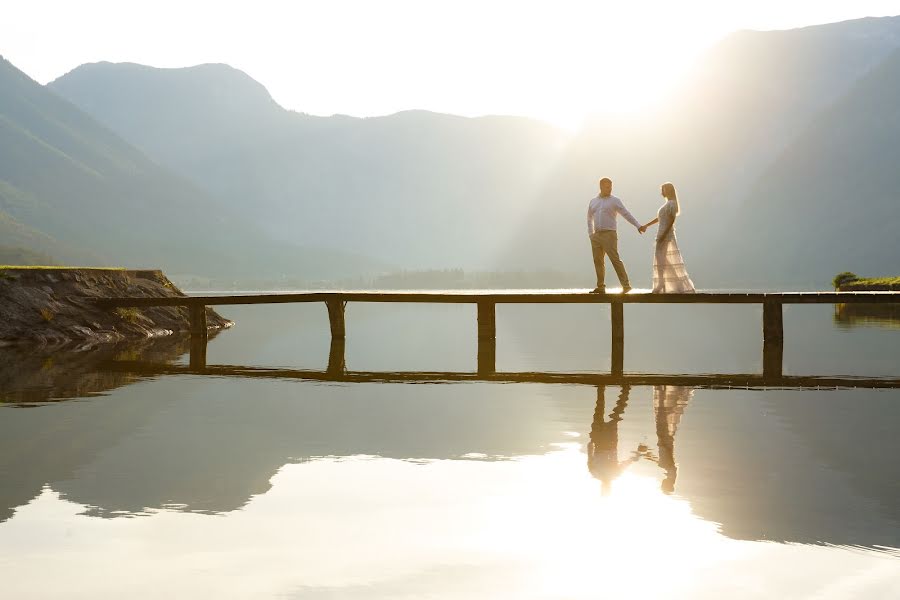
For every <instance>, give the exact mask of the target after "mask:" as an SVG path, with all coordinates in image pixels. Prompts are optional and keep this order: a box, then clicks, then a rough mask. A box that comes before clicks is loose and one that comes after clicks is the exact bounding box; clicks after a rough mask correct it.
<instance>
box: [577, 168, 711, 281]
mask: <svg viewBox="0 0 900 600" xmlns="http://www.w3.org/2000/svg"><path fill="white" fill-rule="evenodd" d="M660 193H661V194H662V196H663V198H665V199H666V201H665V203H664V204H663V205H662V206H661V207H660V208H659V211H658V212H657V213H656V218H655V219H653V220H652V221H650V222H649V223H646V224H645V225H641V224H640V223H638V221H637V219H635V218H634V217H633V216H632V215H631V213H630V212H628V209H627V208H625V205H624V204H623V203H622V201H621V200H619V199H618V198H616V197H615V196H613V195H612V180H611V179H609V178H608V177H604V178H603V179H601V180H600V193H599V194H598V195H597V196H596V197H594V198H592V199H591V202H590V204H589V205H588V213H587V225H588V235H589V236H590V239H591V251H592V253H593V255H594V270H596V272H597V287H596V288H595V289H594V290H593V291H591V293H592V294H604V293H606V285H605V277H606V262H605V257H606V256H609V262H611V263H612V266H613V268H614V269H615V270H616V275H618V276H619V282H620V283H621V284H622V293H623V294H627V293H628V292H629V291H631V284H630V283H629V282H628V273H627V272H626V271H625V265H624V264H622V259H620V258H619V248H618V238H617V236H616V217H617V216H618V215H622V216H623V217H624V218H625V220H626V221H628V222H629V223H631V224H632V225H634V226H635V227H637V229H638V231H639V232H640V233H644V232H645V231H647V229H648V228H649V227H651V226H653V225H656V224H657V223H659V229H658V230H657V233H656V250H655V251H654V253H653V293H655V294H663V293H681V294H685V293H693V292H694V291H695V289H694V283H693V282H692V281H691V278H690V277H688V274H687V270H686V269H685V268H684V260H683V259H682V258H681V252H680V251H679V250H678V242H677V241H676V240H675V218H676V217H677V216H678V215H679V214H680V212H681V211H680V209H679V206H678V195H677V194H676V192H675V186H674V185H672V184H671V183H664V184H662V186H661V187H660Z"/></svg>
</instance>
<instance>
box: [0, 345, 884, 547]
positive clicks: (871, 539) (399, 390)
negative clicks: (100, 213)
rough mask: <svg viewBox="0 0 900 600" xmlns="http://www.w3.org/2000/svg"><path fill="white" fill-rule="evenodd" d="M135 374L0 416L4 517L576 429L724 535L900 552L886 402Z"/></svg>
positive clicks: (228, 487)
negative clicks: (53, 499) (640, 459)
mask: <svg viewBox="0 0 900 600" xmlns="http://www.w3.org/2000/svg"><path fill="white" fill-rule="evenodd" d="M35 364H38V365H40V364H42V363H41V361H39V360H37V359H36V362H35ZM25 376H26V374H25V373H23V377H25ZM70 377H71V379H65V381H70V380H71V381H89V380H90V377H91V376H90V375H89V373H87V372H85V373H82V375H81V376H78V375H77V373H73V374H71V376H70ZM61 380H62V379H61ZM98 381H99V380H98ZM133 381H135V383H134V384H133V385H129V386H127V387H123V388H121V389H118V390H117V391H116V392H115V394H111V395H109V396H106V397H98V398H93V399H91V400H90V401H87V402H68V403H59V404H56V405H54V406H49V407H44V408H39V409H36V410H15V409H7V412H4V415H3V416H4V418H3V419H0V477H2V479H3V481H4V486H3V488H2V492H0V506H2V507H3V512H2V513H0V518H8V517H9V516H10V515H11V512H12V510H13V509H14V508H15V507H16V506H20V505H22V504H25V503H27V502H28V501H30V500H31V499H32V498H34V497H35V496H36V495H37V494H38V493H39V492H40V490H41V489H42V487H43V486H44V485H49V486H50V487H51V488H52V489H54V490H56V491H59V492H60V493H61V494H62V495H63V496H64V497H65V498H68V499H70V500H72V501H74V502H78V503H81V504H85V505H88V506H91V507H93V508H92V509H91V511H90V512H91V514H95V515H100V516H115V515H117V514H123V513H131V514H134V513H139V512H142V511H144V510H145V509H147V508H151V509H152V508H159V507H164V506H177V507H179V508H180V509H182V510H189V511H197V512H208V513H219V512H227V511H232V510H236V509H239V508H240V507H242V506H243V505H244V504H246V502H247V501H248V500H249V499H250V498H251V497H253V496H255V495H258V494H263V493H265V492H266V491H267V490H268V489H269V487H270V483H269V480H270V479H271V477H272V476H273V475H274V474H275V473H276V472H277V471H278V470H279V469H280V468H281V467H282V466H283V465H284V464H286V463H290V462H296V461H304V460H309V459H310V458H315V457H320V456H349V455H359V454H368V455H379V456H384V457H389V458H399V459H414V460H420V459H448V458H451V459H456V458H462V457H466V456H467V455H476V454H477V455H478V456H480V457H483V458H487V459H498V458H503V457H515V456H520V455H525V454H536V453H543V452H546V451H549V450H551V449H552V448H553V444H554V443H557V442H564V441H566V440H567V438H566V436H565V435H564V434H563V432H565V431H576V432H579V433H581V434H582V435H583V438H582V439H583V440H585V441H586V442H587V441H590V442H591V443H592V444H594V445H595V446H597V447H596V448H595V450H597V451H602V452H604V453H605V454H600V455H597V456H599V457H600V458H601V459H602V458H603V457H604V456H606V457H609V458H610V460H615V461H616V464H619V460H620V458H619V457H620V456H622V457H624V458H625V459H626V460H627V459H628V458H629V456H631V457H633V456H634V454H633V453H632V454H628V453H629V452H631V451H632V450H635V449H638V450H639V449H640V446H641V444H643V443H646V444H647V445H649V446H653V445H654V442H656V444H655V448H653V449H652V451H650V450H646V451H645V453H644V456H645V457H647V458H651V459H653V458H655V459H656V460H657V461H658V463H659V466H660V467H662V469H663V471H664V475H663V476H662V477H661V478H662V479H663V487H664V489H665V488H666V481H668V482H669V485H670V487H671V486H674V487H675V491H676V493H678V494H679V495H681V496H683V497H685V498H687V499H688V500H689V501H690V502H691V505H692V506H693V509H694V511H695V512H696V513H697V514H698V515H699V516H700V517H702V518H704V519H708V520H712V521H716V522H719V523H721V524H722V529H723V532H724V533H725V534H726V535H728V536H730V537H734V538H739V539H769V540H777V541H792V542H804V543H806V542H828V543H834V544H857V545H863V546H874V545H885V546H898V545H900V514H898V511H897V508H896V506H895V501H896V498H897V497H900V485H898V483H897V477H896V469H895V468H893V469H892V464H893V462H892V461H893V457H894V456H895V455H896V451H897V445H896V441H895V436H894V435H893V432H892V431H891V424H892V423H895V422H896V421H897V417H898V416H900V405H898V404H897V403H896V398H897V396H896V392H893V391H890V392H879V391H870V390H844V391H827V392H825V391H822V392H817V391H803V392H785V391H778V390H770V391H765V392H760V391H747V390H732V391H720V390H697V391H696V392H694V396H693V399H691V395H690V394H691V390H690V389H687V388H686V390H687V391H686V393H684V394H673V393H669V390H668V389H663V390H662V391H661V390H659V389H657V390H655V391H651V389H650V388H646V387H636V388H631V389H630V391H626V390H619V389H618V388H610V389H609V390H607V394H608V396H609V398H610V400H613V399H614V398H618V401H617V402H616V405H615V406H612V405H610V406H606V405H604V406H600V404H599V403H598V402H597V400H598V395H597V392H596V389H595V388H592V387H584V386H565V385H553V386H548V385H535V384H523V385H498V384H478V383H472V384H456V385H427V386H423V385H403V384H357V385H342V384H317V383H300V382H292V381H283V380H280V381H271V380H245V379H225V378H211V377H198V376H191V375H185V376H173V377H165V378H160V379H155V380H144V381H140V380H138V379H137V377H135V378H134V379H133ZM127 382H128V380H127V379H123V380H121V383H120V385H121V384H124V383H127ZM105 383H106V384H109V383H110V382H105ZM109 387H111V386H107V387H104V388H103V389H109ZM81 389H82V392H81V393H88V392H90V390H86V389H84V388H81ZM663 391H664V392H665V393H663ZM713 396H715V397H713ZM626 403H627V405H628V410H627V411H625V410H624V409H625V404H626ZM597 411H599V412H597ZM598 414H599V415H600V421H601V422H598V421H597V415H598ZM610 427H612V428H614V429H615V431H614V432H613V431H612V429H609V428H610ZM604 428H607V429H604ZM603 431H607V432H609V433H610V435H604V434H603ZM613 433H614V435H613ZM610 440H612V442H610ZM651 440H653V441H651ZM651 454H654V456H651ZM597 456H594V458H595V459H596V458H597ZM610 464H612V463H610ZM594 466H597V463H596V462H595V463H594ZM600 466H602V465H600ZM598 472H599V471H598ZM676 474H677V482H676V478H675V475H676ZM384 484H385V485H391V482H389V481H388V482H384ZM666 491H669V490H666Z"/></svg>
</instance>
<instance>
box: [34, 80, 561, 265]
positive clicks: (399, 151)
mask: <svg viewBox="0 0 900 600" xmlns="http://www.w3.org/2000/svg"><path fill="white" fill-rule="evenodd" d="M200 72H202V73H204V74H208V73H211V72H216V73H217V74H218V76H219V77H220V78H221V79H222V80H223V81H224V80H228V81H229V82H230V83H229V84H228V85H229V86H231V87H232V88H235V87H239V86H240V85H246V86H250V87H253V88H254V89H257V88H256V86H258V85H259V84H257V83H256V82H252V80H248V78H247V77H246V75H244V74H243V73H240V72H239V71H236V70H234V69H230V68H228V67H224V66H222V65H201V66H199V67H190V68H187V69H181V70H177V69H176V70H168V69H162V70H154V69H149V68H146V67H139V66H136V65H109V64H98V65H85V66H83V67H79V68H78V69H75V70H74V71H72V72H70V73H69V74H67V75H65V76H63V77H62V78H60V79H58V80H56V81H54V82H53V83H51V84H50V87H51V88H52V89H54V90H55V91H57V92H59V93H60V94H63V95H65V96H66V97H67V98H69V99H70V100H71V101H73V102H74V103H75V104H77V105H79V106H80V107H81V108H83V109H84V110H87V111H89V112H92V114H94V116H95V117H96V118H98V119H100V120H103V121H104V122H106V123H107V124H108V125H109V126H110V127H112V128H113V129H115V130H116V131H117V132H119V133H120V134H121V135H123V136H124V137H125V138H126V139H128V140H129V141H130V142H131V143H133V144H135V145H137V146H138V147H140V148H142V149H143V150H145V151H146V152H148V153H149V154H150V155H151V156H152V157H153V158H154V159H155V160H157V161H159V162H161V163H163V164H165V165H167V166H168V167H170V168H172V169H174V170H176V171H178V172H180V173H182V174H183V175H185V176H187V177H190V178H191V179H192V180H193V181H194V182H196V183H197V184H198V185H200V186H202V187H203V188H204V189H205V190H207V191H208V192H210V193H212V194H214V195H216V196H217V197H219V198H221V199H223V200H224V201H225V203H226V204H227V205H228V206H230V207H234V208H235V209H236V210H245V209H246V206H247V204H248V199H250V200H252V203H253V206H254V208H255V211H254V212H255V214H256V215H257V216H258V217H259V222H260V224H261V226H263V227H265V228H267V230H268V231H269V232H270V233H271V234H272V235H273V236H277V237H279V238H281V239H285V240H308V241H309V243H314V244H317V245H323V246H324V245H330V246H331V247H333V248H341V249H345V250H349V251H351V252H357V253H364V254H367V255H373V256H376V257H382V258H384V259H386V260H390V261H393V262H397V263H398V264H400V265H401V266H409V267H424V268H427V267H431V266H434V265H439V266H442V265H445V264H446V265H448V266H459V265H466V264H472V265H479V264H482V263H483V261H485V260H490V257H491V256H492V255H494V254H495V253H496V252H497V250H495V248H496V247H497V246H498V245H499V244H500V243H501V241H502V240H503V238H504V236H505V235H509V228H504V227H502V226H501V227H498V222H502V221H504V220H506V221H509V220H510V215H514V214H515V209H516V204H517V203H518V202H519V201H520V199H521V198H523V197H526V196H527V197H531V196H533V194H534V190H535V189H537V188H538V185H539V184H540V183H542V179H543V177H544V176H545V175H546V174H547V173H548V172H549V169H550V168H551V167H552V166H553V163H554V161H555V157H556V156H557V154H558V152H559V149H560V147H561V145H562V143H564V141H565V139H566V136H565V134H564V133H563V132H562V131H560V130H558V129H556V128H554V127H551V126H549V125H547V124H544V123H541V122H538V121H535V120H532V119H525V118H517V117H482V118H476V119H470V118H464V117H458V116H454V115H444V114H438V113H431V112H427V111H408V112H402V113H397V114H394V115H390V116H386V117H371V118H364V119H361V118H354V117H347V116H334V117H313V116H309V115H305V114H301V113H296V112H292V111H287V110H284V109H282V108H280V107H277V105H274V104H267V105H266V106H264V107H261V108H260V109H259V110H257V111H255V112H251V113H246V112H243V111H241V110H234V109H233V105H232V103H230V102H224V103H223V102H220V100H219V99H217V98H215V97H213V95H211V94H210V93H208V92H206V91H201V92H198V91H196V86H186V85H184V84H183V81H184V80H185V79H189V78H190V77H191V76H192V74H193V73H200ZM251 82H252V83H251ZM222 85H225V84H224V83H223V84H222ZM148 89H153V90H155V91H154V92H153V93H148V92H147V91H146V90H148ZM240 95H246V94H245V93H244V92H240ZM157 96H165V97H166V98H167V100H166V103H165V104H164V105H163V106H160V105H159V104H158V103H156V102H154V100H153V98H155V97H157ZM201 98H202V99H205V101H203V102H201V101H198V100H199V99H201ZM104 107H110V108H104ZM273 107H274V108H273ZM209 115H214V116H213V117H210V116H209ZM184 131H191V132H192V133H193V134H196V137H194V138H192V140H191V142H190V143H189V144H184V143H182V141H181V137H180V136H182V135H183V132H184ZM447 248H453V249H454V251H453V252H448V251H447ZM404 261H406V264H404ZM412 261H418V262H412Z"/></svg>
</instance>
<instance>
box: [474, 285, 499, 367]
mask: <svg viewBox="0 0 900 600" xmlns="http://www.w3.org/2000/svg"><path fill="white" fill-rule="evenodd" d="M496 371H497V305H496V304H495V303H494V302H488V301H479V302H478V374H479V375H489V374H491V373H495V372H496Z"/></svg>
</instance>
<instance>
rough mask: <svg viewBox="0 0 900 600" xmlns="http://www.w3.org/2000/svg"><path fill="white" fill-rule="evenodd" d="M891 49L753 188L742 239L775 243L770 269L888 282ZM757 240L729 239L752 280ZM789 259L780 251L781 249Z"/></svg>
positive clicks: (892, 198)
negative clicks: (850, 274)
mask: <svg viewBox="0 0 900 600" xmlns="http://www.w3.org/2000/svg"><path fill="white" fill-rule="evenodd" d="M898 140H900V51H897V52H894V53H893V54H892V55H891V56H890V57H889V58H888V59H887V60H885V61H883V62H882V63H881V64H880V65H879V66H878V67H876V68H875V69H873V70H872V71H871V72H870V73H869V74H868V75H867V76H866V77H864V78H863V79H862V80H861V81H860V82H858V83H857V84H856V85H855V86H854V87H853V89H852V90H851V91H850V92H849V93H848V94H847V95H846V96H845V97H843V98H842V99H841V100H840V101H839V102H837V103H835V104H834V105H833V106H832V107H830V108H829V109H828V110H826V111H824V112H823V113H822V114H820V115H819V116H818V117H817V119H816V120H815V122H814V123H813V124H812V125H811V126H810V127H809V128H808V129H807V130H806V131H805V132H804V133H803V135H801V136H799V137H798V138H797V139H796V140H794V142H793V143H792V144H791V145H790V146H788V147H787V148H786V149H785V150H784V152H782V153H781V154H780V155H779V156H778V159H777V160H776V161H775V163H774V164H773V165H772V166H771V167H770V168H769V169H768V170H767V171H766V172H765V173H764V174H763V175H762V176H761V177H760V178H759V180H758V181H757V182H756V183H755V185H753V186H752V188H751V189H750V193H749V194H748V196H747V199H746V201H745V202H744V204H743V205H742V207H741V210H740V213H739V218H738V221H737V222H739V223H741V224H742V230H743V231H765V232H766V235H767V236H768V237H769V238H771V239H776V240H784V241H785V244H784V245H783V246H782V247H777V246H776V247H774V248H772V249H771V250H770V251H769V252H766V253H765V254H767V255H772V254H775V255H777V261H778V262H777V269H776V270H777V271H785V272H791V273H803V274H804V281H806V282H808V281H823V280H827V279H828V278H829V277H830V276H833V275H834V274H835V273H838V272H840V271H848V270H849V271H859V272H862V273H876V274H881V273H884V274H888V273H894V272H896V271H897V270H898V265H900V243H898V242H897V239H898V230H900V169H898V147H897V141H898ZM758 246H759V242H758V240H754V239H753V238H752V237H751V236H734V239H733V241H732V244H731V246H730V249H729V253H730V254H732V256H733V257H734V259H735V266H736V267H737V268H738V269H739V270H740V271H742V272H745V273H747V274H748V275H750V276H753V277H755V278H756V279H762V278H763V277H764V276H765V275H766V273H767V272H769V271H771V270H772V269H773V268H774V265H773V264H772V263H765V262H761V261H757V260H753V259H752V257H753V256H754V254H756V253H758V252H759V251H760V249H759V248H758ZM785 247H786V248H787V250H788V251H786V252H782V251H781V250H782V249H783V248H785Z"/></svg>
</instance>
